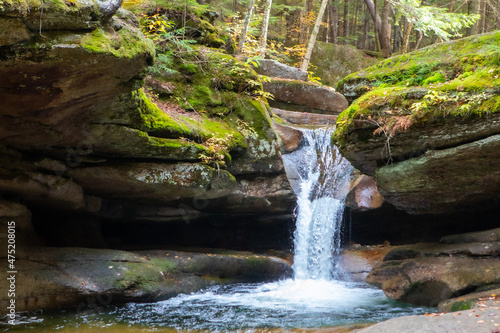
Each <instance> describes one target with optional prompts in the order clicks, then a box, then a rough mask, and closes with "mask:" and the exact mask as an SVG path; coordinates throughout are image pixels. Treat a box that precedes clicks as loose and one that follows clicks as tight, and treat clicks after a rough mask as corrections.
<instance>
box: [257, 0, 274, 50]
mask: <svg viewBox="0 0 500 333" xmlns="http://www.w3.org/2000/svg"><path fill="white" fill-rule="evenodd" d="M272 4H273V0H267V1H266V9H265V11H264V20H263V21H262V30H261V32H260V57H261V58H262V59H264V58H265V57H266V45H267V30H268V28H269V16H270V14H271V5H272Z"/></svg>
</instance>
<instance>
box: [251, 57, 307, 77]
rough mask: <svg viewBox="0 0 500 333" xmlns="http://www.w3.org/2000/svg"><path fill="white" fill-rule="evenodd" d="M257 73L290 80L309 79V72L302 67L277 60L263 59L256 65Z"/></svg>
mask: <svg viewBox="0 0 500 333" xmlns="http://www.w3.org/2000/svg"><path fill="white" fill-rule="evenodd" d="M254 69H255V71H256V72H257V73H259V74H262V75H265V76H269V77H275V78H280V79H288V80H300V81H307V72H306V71H303V70H302V69H300V68H295V67H290V66H288V65H285V64H282V63H280V62H278V61H276V60H270V59H261V60H259V63H258V65H257V66H254Z"/></svg>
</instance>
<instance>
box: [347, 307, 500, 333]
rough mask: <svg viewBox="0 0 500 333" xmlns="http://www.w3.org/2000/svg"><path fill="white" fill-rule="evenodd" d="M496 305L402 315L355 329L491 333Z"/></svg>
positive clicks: (499, 314) (362, 332) (387, 332)
mask: <svg viewBox="0 0 500 333" xmlns="http://www.w3.org/2000/svg"><path fill="white" fill-rule="evenodd" d="M498 318H500V310H499V309H498V306H494V305H493V306H490V307H486V308H483V311H479V310H468V311H461V312H460V314H458V313H456V312H454V313H439V314H433V313H431V314H427V315H420V316H403V317H398V318H393V319H389V320H387V321H384V322H381V323H378V324H375V325H373V326H370V327H367V328H364V329H361V330H357V331H356V332H359V333H380V332H384V333H402V332H422V333H436V332H460V333H462V332H463V333H466V332H474V333H492V332H496V331H495V330H496V327H497V326H498V324H500V320H499V319H498Z"/></svg>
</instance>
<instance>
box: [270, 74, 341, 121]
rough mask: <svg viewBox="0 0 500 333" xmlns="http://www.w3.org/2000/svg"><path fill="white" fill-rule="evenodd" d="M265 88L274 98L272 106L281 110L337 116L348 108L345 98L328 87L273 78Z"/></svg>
mask: <svg viewBox="0 0 500 333" xmlns="http://www.w3.org/2000/svg"><path fill="white" fill-rule="evenodd" d="M263 88H264V91H266V92H268V93H271V94H272V95H273V96H274V99H273V100H272V101H271V102H270V105H271V106H273V107H276V108H280V109H285V110H291V111H307V112H312V113H321V114H333V115H335V114H339V113H340V112H342V111H343V110H345V108H347V100H346V99H345V98H344V96H342V95H341V94H339V93H337V92H336V91H335V89H333V88H331V87H327V86H322V85H318V84H313V83H309V82H304V81H299V80H284V79H277V78H273V79H271V80H270V81H268V82H264V83H263Z"/></svg>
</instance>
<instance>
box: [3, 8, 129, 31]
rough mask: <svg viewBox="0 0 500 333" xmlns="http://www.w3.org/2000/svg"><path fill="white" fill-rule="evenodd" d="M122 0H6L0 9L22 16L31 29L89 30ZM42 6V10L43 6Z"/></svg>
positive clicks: (115, 10) (104, 19)
mask: <svg viewBox="0 0 500 333" xmlns="http://www.w3.org/2000/svg"><path fill="white" fill-rule="evenodd" d="M121 4H122V0H103V1H101V0H90V1H83V0H80V1H73V2H71V4H70V3H65V2H61V1H56V0H48V1H44V2H43V3H40V2H38V1H33V0H21V1H6V2H3V3H2V5H1V6H0V12H2V13H3V15H5V16H8V17H15V18H21V19H22V21H23V23H24V24H25V25H26V27H27V28H28V29H30V30H31V31H39V33H40V34H41V33H42V32H45V31H49V30H76V31H78V30H92V29H95V28H97V27H99V26H100V25H102V24H104V23H106V22H107V21H108V20H109V19H110V18H111V17H112V16H113V15H114V14H115V13H116V12H117V11H118V9H119V8H120V6H121ZM42 8H43V10H42Z"/></svg>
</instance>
